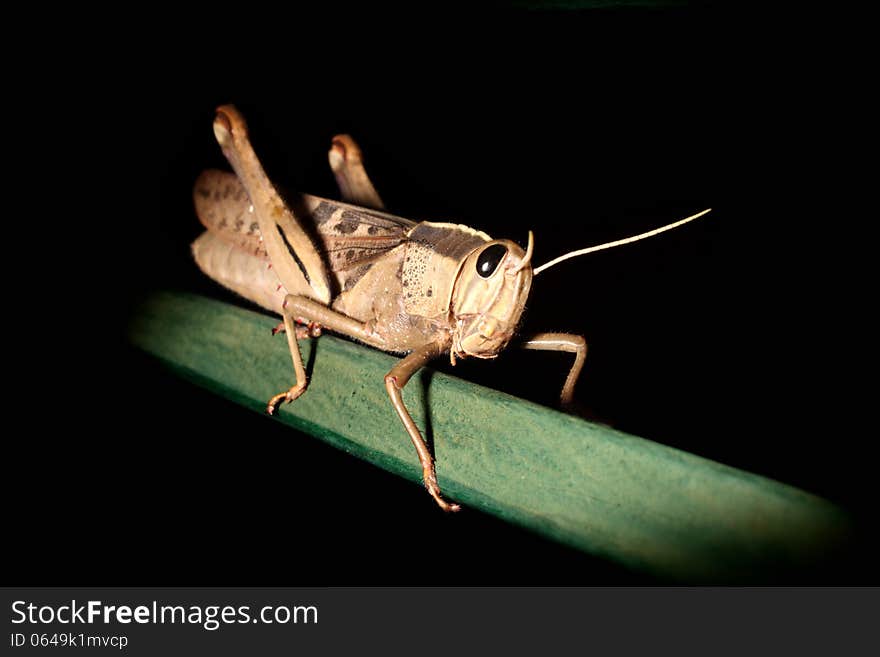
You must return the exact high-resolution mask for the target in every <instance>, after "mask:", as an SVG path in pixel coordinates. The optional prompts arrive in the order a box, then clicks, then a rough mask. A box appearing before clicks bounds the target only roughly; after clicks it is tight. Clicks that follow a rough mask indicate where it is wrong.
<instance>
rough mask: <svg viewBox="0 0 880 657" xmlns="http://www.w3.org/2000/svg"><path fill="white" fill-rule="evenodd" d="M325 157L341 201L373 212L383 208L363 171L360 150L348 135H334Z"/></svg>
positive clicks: (365, 172)
mask: <svg viewBox="0 0 880 657" xmlns="http://www.w3.org/2000/svg"><path fill="white" fill-rule="evenodd" d="M327 157H328V159H329V160H330V168H331V169H333V175H335V176H336V182H337V184H338V185H339V191H340V192H341V194H342V198H343V200H346V201H348V202H349V203H354V204H355V205H362V206H364V207H367V208H373V209H374V210H382V209H384V208H385V204H384V203H382V199H381V198H379V193H378V192H377V191H376V188H375V187H373V183H372V181H371V180H370V177H369V176H368V175H367V171H366V169H364V163H363V157H362V156H361V149H360V147H359V146H358V145H357V142H355V140H354V139H352V138H351V137H350V136H349V135H336V136H335V137H333V140H332V142H331V144H330V151H329V152H328V153H327Z"/></svg>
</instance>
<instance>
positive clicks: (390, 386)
mask: <svg viewBox="0 0 880 657" xmlns="http://www.w3.org/2000/svg"><path fill="white" fill-rule="evenodd" d="M445 347H446V346H445V345H443V344H441V343H431V344H427V345H425V346H423V347H419V348H418V349H416V350H415V351H413V352H412V353H411V354H409V355H408V356H406V357H405V358H404V359H403V360H401V361H400V362H398V363H397V365H395V366H394V367H392V368H391V371H390V372H388V374H386V375H385V389H386V390H387V391H388V396H389V397H391V403H392V404H393V405H394V410H395V411H397V415H398V416H399V417H400V421H401V422H403V426H404V428H406V432H407V433H408V434H409V437H410V440H412V443H413V446H414V447H415V448H416V452H417V453H418V455H419V462H420V463H421V464H422V478H423V479H424V482H425V488H427V489H428V493H430V494H431V497H433V498H434V501H435V502H437V504H438V505H440V508H441V509H443V510H444V511H458V510H459V509H460V508H461V507H460V506H459V505H458V504H450V503H449V502H447V501H446V500H444V499H443V496H442V495H441V494H440V485H439V484H438V483H437V472H436V470H435V468H434V458H433V457H432V456H431V452H430V450H429V449H428V446H427V445H426V444H425V440H424V438H422V434H421V433H420V432H419V428H418V427H417V426H416V423H415V422H413V419H412V416H410V414H409V411H408V410H407V409H406V406H405V405H404V403H403V396H402V395H401V391H402V390H403V387H404V386H405V385H406V384H407V382H408V381H409V380H410V378H411V377H412V375H413V374H415V373H416V372H418V371H419V370H420V369H421V368H422V366H423V365H425V363H427V362H428V361H430V360H432V359H434V358H437V357H438V356H440V355H441V354H443V353H445V351H446V349H445Z"/></svg>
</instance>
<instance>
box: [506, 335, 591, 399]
mask: <svg viewBox="0 0 880 657" xmlns="http://www.w3.org/2000/svg"><path fill="white" fill-rule="evenodd" d="M520 347H522V348H523V349H534V350H536V351H567V352H569V353H572V354H574V355H575V357H574V363H572V366H571V369H570V370H569V372H568V377H566V379H565V384H564V385H563V386H562V394H561V395H560V399H561V401H562V403H563V404H569V403H571V400H572V396H573V395H574V386H575V384H576V383H577V380H578V377H579V376H580V374H581V370H582V369H583V367H584V361H585V360H586V359H587V341H586V340H584V338H583V336H582V335H574V334H573V333H537V334H535V335H533V336H532V337H530V338H528V339H527V340H525V341H524V342H523V343H522V344H521V345H520Z"/></svg>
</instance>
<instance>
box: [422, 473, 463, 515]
mask: <svg viewBox="0 0 880 657" xmlns="http://www.w3.org/2000/svg"><path fill="white" fill-rule="evenodd" d="M422 477H423V479H424V480H425V488H427V489H428V493H429V494H430V495H431V497H433V498H434V501H435V502H437V504H438V505H439V506H440V508H441V509H443V510H444V511H446V512H447V513H455V512H456V511H461V506H460V505H458V504H450V503H449V502H447V501H446V500H444V499H443V496H442V495H441V494H440V486H439V484H438V483H437V475H436V474H434V471H433V469H431V470H425V471H423V473H422Z"/></svg>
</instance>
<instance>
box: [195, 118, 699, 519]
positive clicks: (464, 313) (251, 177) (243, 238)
mask: <svg viewBox="0 0 880 657" xmlns="http://www.w3.org/2000/svg"><path fill="white" fill-rule="evenodd" d="M214 135H215V137H216V138H217V141H218V143H219V144H220V147H221V149H222V150H223V154H224V155H225V156H226V159H227V160H228V161H229V163H230V164H231V165H232V168H233V170H234V171H235V174H234V175H233V174H231V173H225V172H222V171H217V170H209V171H205V172H203V173H202V174H201V176H200V177H199V178H198V180H197V181H196V184H195V189H194V192H193V198H194V201H195V207H196V213H197V214H198V216H199V219H200V220H201V221H202V223H203V224H204V225H205V226H206V228H207V229H208V230H207V231H206V232H205V233H203V234H202V235H201V236H200V237H199V238H198V239H197V240H196V241H195V242H194V243H193V245H192V249H193V254H194V256H195V260H196V263H197V264H198V266H199V267H200V268H201V269H202V271H204V272H205V273H206V274H207V275H208V276H210V277H211V278H213V279H214V280H216V281H217V282H219V283H221V284H222V285H224V286H225V287H227V288H229V289H231V290H233V291H234V292H237V293H238V294H240V295H242V296H243V297H245V298H247V299H249V300H250V301H253V302H254V303H256V304H258V305H260V306H262V307H263V308H266V309H268V310H270V311H272V312H275V313H278V314H280V315H281V316H282V318H283V330H284V331H285V333H286V335H287V342H288V346H289V348H290V354H291V358H292V360H293V369H294V373H295V377H296V380H295V383H294V385H293V386H292V387H291V388H290V389H289V390H287V391H284V392H281V393H279V394H277V395H275V396H274V397H272V398H271V399H270V400H269V402H268V404H267V408H266V410H267V411H268V413H269V414H272V413H273V412H274V410H275V408H276V407H277V406H278V404H280V403H281V402H283V401H287V402H292V401H293V400H295V399H296V398H297V397H299V396H300V395H301V394H303V392H305V390H306V386H307V383H308V382H307V379H306V372H305V367H304V366H303V361H302V356H301V354H300V350H299V345H298V343H297V340H301V339H305V338H307V337H317V336H318V335H320V333H321V330H322V329H324V328H326V329H329V330H331V331H334V332H336V333H341V334H343V335H346V336H348V337H351V338H354V339H355V340H358V341H360V342H363V343H365V344H367V345H370V346H371V347H375V348H377V349H381V350H383V351H387V352H392V353H398V354H406V355H405V356H404V357H403V359H402V360H400V361H399V362H398V363H397V364H396V365H395V366H394V367H393V368H391V371H390V372H388V374H386V375H385V388H386V390H387V391H388V396H389V397H390V399H391V403H392V405H393V406H394V409H395V410H396V411H397V414H398V416H399V417H400V420H401V422H403V426H404V427H405V429H406V431H407V433H408V434H409V437H410V439H411V440H412V443H413V445H414V446H415V449H416V452H417V453H418V457H419V461H420V463H421V466H422V475H423V479H424V482H425V487H426V488H427V489H428V492H429V493H430V494H431V496H432V497H433V498H434V500H435V501H436V502H437V504H438V505H439V506H440V507H441V508H442V509H444V510H445V511H458V510H459V508H460V507H459V505H457V504H452V503H449V502H447V501H446V500H445V499H443V496H442V495H441V493H440V487H439V485H438V483H437V476H436V471H435V467H434V459H433V457H432V455H431V452H430V451H429V449H428V447H427V445H426V444H425V441H424V439H423V438H422V435H421V433H420V432H419V429H418V427H417V426H416V424H415V423H414V422H413V419H412V417H411V416H410V414H409V411H407V408H406V405H405V404H404V403H403V398H402V395H401V391H402V390H403V388H404V386H406V384H407V382H408V381H409V380H410V378H411V377H412V376H413V374H415V373H416V372H417V371H418V370H419V369H420V368H421V367H422V366H423V365H425V364H426V363H427V362H429V361H430V360H432V359H434V358H437V357H440V356H442V355H448V356H449V358H450V360H451V362H452V364H453V365H454V364H455V361H456V359H457V358H466V357H469V356H470V357H474V358H495V357H496V356H497V355H498V354H499V353H500V352H501V351H502V350H503V349H504V348H505V347H506V346H507V345H508V343H509V342H510V340H511V339H512V338H513V336H514V334H515V332H516V329H517V325H518V323H519V320H520V317H521V315H522V313H523V310H524V309H525V305H526V300H527V298H528V295H529V289H530V288H531V284H532V277H533V276H534V275H535V274H537V273H539V272H540V271H541V270H542V269H546V268H547V267H550V266H552V265H554V264H556V263H557V262H561V261H562V260H564V259H567V258H569V257H574V256H576V255H583V254H585V253H589V252H592V251H596V250H600V249H605V248H611V247H613V246H619V245H621V244H626V243H628V242H632V241H636V240H638V239H644V238H645V237H649V236H651V235H655V234H657V233H659V232H662V231H665V230H669V229H671V228H674V227H676V226H679V225H681V224H683V223H686V222H688V221H691V220H693V219H696V218H697V217H698V216H701V215H702V214H705V212H708V210H706V211H704V212H701V213H699V214H697V215H694V216H692V217H688V218H686V219H683V220H681V221H678V222H676V223H674V224H669V225H668V226H664V227H662V228H658V229H656V230H653V231H650V232H648V233H642V234H640V235H636V236H633V237H629V238H626V239H623V240H618V241H616V242H610V243H607V244H601V245H598V246H594V247H590V248H587V249H582V250H580V251H575V252H572V253H569V254H566V255H565V256H561V257H560V258H557V259H556V260H554V261H552V262H549V263H547V264H545V265H543V266H542V267H538V268H535V269H533V268H532V264H531V261H532V253H533V251H534V237H533V235H532V232H531V231H529V234H528V246H527V248H526V249H525V250H523V249H522V248H521V247H520V246H519V245H518V244H516V243H514V242H512V241H510V240H505V239H492V238H490V237H489V236H488V235H486V234H485V233H483V232H481V231H478V230H474V229H473V228H469V227H467V226H462V225H457V224H451V223H434V222H427V221H425V222H421V223H417V222H414V221H410V220H408V219H403V218H401V217H396V216H393V215H390V214H387V213H385V212H382V210H383V209H384V204H383V203H382V200H381V198H380V197H379V194H378V193H377V192H376V190H375V188H374V187H373V184H372V182H371V181H370V178H369V176H367V173H366V170H365V169H364V167H363V163H362V157H361V152H360V149H359V147H358V146H357V144H356V143H355V142H354V140H353V139H352V138H351V137H349V136H348V135H337V136H336V137H334V138H333V139H332V142H331V148H330V151H329V160H330V167H331V169H332V170H333V173H334V174H335V176H336V180H337V182H338V185H339V188H340V190H341V193H342V197H343V199H345V201H347V202H345V203H343V202H338V201H331V200H328V199H323V198H318V197H315V196H309V195H305V194H302V195H298V196H296V197H294V198H292V199H288V201H285V200H284V199H282V197H281V195H280V194H279V193H278V191H277V190H276V188H275V186H274V185H273V184H272V182H271V181H270V180H269V178H268V177H267V175H266V173H265V171H264V170H263V167H262V165H261V164H260V161H259V159H258V158H257V155H256V153H255V152H254V150H253V147H252V146H251V144H250V141H249V139H248V131H247V125H246V124H245V121H244V118H243V117H242V115H241V114H240V113H239V112H238V110H237V109H236V108H235V107H233V106H231V105H224V106H221V107H219V108H218V109H217V114H216V118H215V119H214ZM281 329H282V325H279V326H278V327H277V330H281ZM520 346H521V347H523V348H525V349H535V350H543V351H564V352H570V353H572V354H574V363H573V364H572V366H571V369H570V370H569V373H568V376H567V378H566V380H565V383H564V384H563V386H562V394H561V398H562V402H563V404H565V403H568V402H569V401H571V399H572V395H573V393H574V387H575V383H576V382H577V379H578V376H579V375H580V373H581V369H582V368H583V365H584V360H585V359H586V356H587V343H586V341H585V340H584V338H583V337H582V336H580V335H573V334H569V333H538V334H536V335H532V336H529V337H527V338H525V339H524V340H523V341H522V342H521V344H520Z"/></svg>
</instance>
